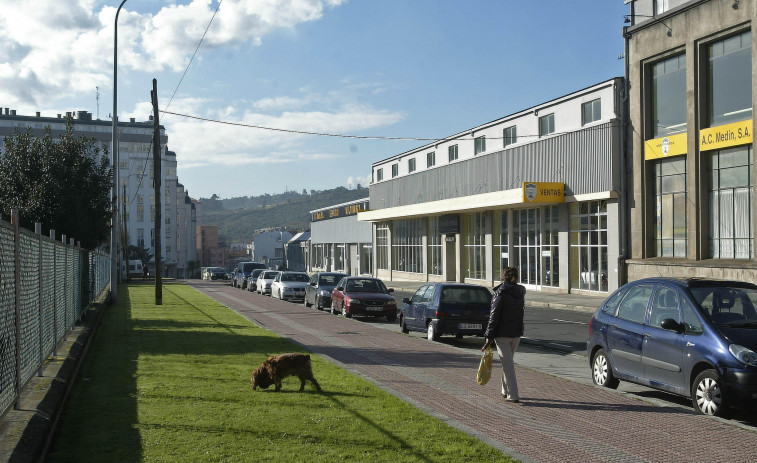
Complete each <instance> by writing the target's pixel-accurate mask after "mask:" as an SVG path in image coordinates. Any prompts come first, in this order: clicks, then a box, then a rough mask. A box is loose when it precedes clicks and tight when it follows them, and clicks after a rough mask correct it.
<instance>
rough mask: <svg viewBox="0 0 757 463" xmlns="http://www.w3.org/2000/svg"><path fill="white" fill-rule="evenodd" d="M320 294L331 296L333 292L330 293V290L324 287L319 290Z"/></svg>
mask: <svg viewBox="0 0 757 463" xmlns="http://www.w3.org/2000/svg"><path fill="white" fill-rule="evenodd" d="M318 295H319V296H323V297H326V296H331V293H330V292H328V291H326V290H325V289H322V290H320V291H319V292H318Z"/></svg>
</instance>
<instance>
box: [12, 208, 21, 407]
mask: <svg viewBox="0 0 757 463" xmlns="http://www.w3.org/2000/svg"><path fill="white" fill-rule="evenodd" d="M19 222H20V219H19V216H18V209H15V208H14V209H11V223H12V224H13V255H14V259H13V260H14V274H15V290H16V291H15V297H16V307H15V323H16V381H15V386H14V389H15V390H14V394H15V397H16V400H15V401H14V404H13V408H14V409H16V410H18V409H19V408H20V405H21V404H20V401H21V228H20V223H19Z"/></svg>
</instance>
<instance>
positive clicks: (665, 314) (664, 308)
mask: <svg viewBox="0 0 757 463" xmlns="http://www.w3.org/2000/svg"><path fill="white" fill-rule="evenodd" d="M667 318H672V319H673V320H675V321H676V322H679V321H680V318H681V317H680V316H679V315H678V293H677V292H676V290H674V289H673V288H668V287H666V286H661V287H660V288H659V289H658V290H657V294H655V297H654V301H653V302H652V312H650V314H649V326H654V327H656V328H662V321H663V320H665V319H667Z"/></svg>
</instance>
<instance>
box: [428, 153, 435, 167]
mask: <svg viewBox="0 0 757 463" xmlns="http://www.w3.org/2000/svg"><path fill="white" fill-rule="evenodd" d="M434 164H436V152H434V151H432V152H430V153H426V167H431V166H433V165H434Z"/></svg>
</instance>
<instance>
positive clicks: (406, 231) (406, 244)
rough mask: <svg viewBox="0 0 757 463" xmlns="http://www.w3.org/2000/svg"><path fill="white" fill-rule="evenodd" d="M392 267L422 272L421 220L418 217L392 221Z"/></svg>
mask: <svg viewBox="0 0 757 463" xmlns="http://www.w3.org/2000/svg"><path fill="white" fill-rule="evenodd" d="M392 269H393V270H398V271H400V272H411V273H423V222H422V221H421V220H420V219H416V220H395V221H394V223H393V226H392Z"/></svg>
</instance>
